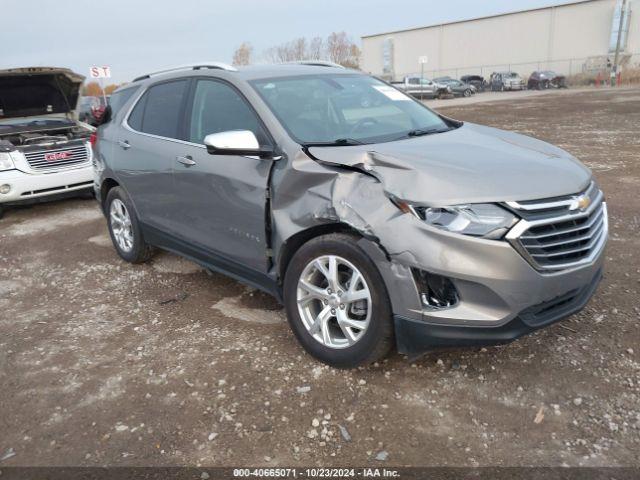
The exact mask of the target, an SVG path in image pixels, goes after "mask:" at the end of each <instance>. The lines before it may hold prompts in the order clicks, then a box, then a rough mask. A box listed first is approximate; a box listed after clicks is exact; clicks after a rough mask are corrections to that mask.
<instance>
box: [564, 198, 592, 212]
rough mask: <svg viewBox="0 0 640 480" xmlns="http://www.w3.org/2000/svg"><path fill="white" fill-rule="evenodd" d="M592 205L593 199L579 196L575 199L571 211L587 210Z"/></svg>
mask: <svg viewBox="0 0 640 480" xmlns="http://www.w3.org/2000/svg"><path fill="white" fill-rule="evenodd" d="M589 205H591V198H589V197H588V196H587V195H579V196H577V197H573V202H571V206H570V207H569V210H578V209H580V210H583V211H584V210H586V209H587V208H589Z"/></svg>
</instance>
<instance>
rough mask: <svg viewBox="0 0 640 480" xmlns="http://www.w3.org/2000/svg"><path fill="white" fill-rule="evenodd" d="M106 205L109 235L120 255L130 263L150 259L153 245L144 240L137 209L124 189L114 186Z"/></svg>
mask: <svg viewBox="0 0 640 480" xmlns="http://www.w3.org/2000/svg"><path fill="white" fill-rule="evenodd" d="M105 206H106V209H105V211H106V212H107V222H108V224H109V235H110V236H111V241H112V242H113V246H114V247H115V249H116V251H117V252H118V255H120V257H122V258H123V259H124V260H126V261H127V262H130V263H142V262H146V261H147V260H149V258H151V256H152V255H153V247H151V246H150V245H148V244H147V243H146V242H145V241H144V238H143V236H142V230H141V228H140V224H139V222H138V218H137V217H136V214H135V210H134V209H133V206H132V205H131V202H130V201H129V198H128V197H127V195H126V194H125V193H124V190H122V188H120V187H115V188H112V189H111V190H110V191H109V194H108V195H107V199H106V201H105Z"/></svg>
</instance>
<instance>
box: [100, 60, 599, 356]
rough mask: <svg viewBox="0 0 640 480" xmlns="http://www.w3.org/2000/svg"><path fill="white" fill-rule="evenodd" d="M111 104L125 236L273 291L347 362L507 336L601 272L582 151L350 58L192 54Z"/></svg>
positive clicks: (125, 252)
mask: <svg viewBox="0 0 640 480" xmlns="http://www.w3.org/2000/svg"><path fill="white" fill-rule="evenodd" d="M358 98H360V99H361V101H354V99H358ZM114 104H117V105H118V107H117V108H114ZM104 122H105V123H104V124H103V125H101V126H100V127H99V128H98V132H97V142H96V145H95V151H96V161H95V168H96V181H95V189H96V190H95V191H96V196H97V198H98V199H99V201H100V203H101V205H102V209H103V211H104V213H105V216H106V219H107V224H108V228H109V233H110V235H111V239H112V241H113V245H114V248H115V250H116V251H117V253H118V254H119V255H120V256H121V257H122V258H123V259H124V260H126V261H128V262H131V263H139V262H144V261H147V260H149V259H150V258H151V256H152V255H153V252H154V249H155V248H156V247H159V248H163V249H167V250H170V251H172V252H176V253H178V254H180V255H183V256H185V257H187V258H190V259H191V260H193V261H196V262H198V263H200V264H202V265H204V266H205V267H206V268H208V269H211V270H215V271H218V272H222V273H224V274H227V275H229V276H231V277H233V278H235V279H238V280H240V281H242V282H245V283H246V284H248V285H250V286H252V287H255V288H259V289H261V290H264V291H265V292H268V293H270V294H272V295H274V296H275V297H276V298H277V299H279V300H280V301H282V302H283V303H284V305H285V309H286V313H287V318H288V321H289V324H290V326H291V328H292V330H293V332H294V334H295V336H296V338H297V339H298V340H299V342H300V343H301V344H302V345H303V347H304V348H305V349H306V350H307V351H308V352H309V353H310V354H311V355H313V356H315V357H316V358H318V359H320V360H322V361H323V362H326V363H328V364H330V365H334V366H336V367H354V366H356V365H363V364H367V363H370V362H373V361H376V360H378V359H380V358H381V357H383V356H384V355H386V354H387V352H388V351H389V350H390V349H391V348H392V347H393V346H394V345H396V346H397V348H398V350H399V351H400V352H402V353H404V354H408V355H416V354H419V353H422V352H424V351H426V350H429V349H433V348H439V347H452V346H478V345H487V344H494V343H506V342H509V341H512V340H514V339H516V338H518V337H520V336H521V335H524V334H526V333H529V332H532V331H534V330H537V329H539V328H542V327H544V326H547V325H549V324H551V323H553V322H556V321H558V320H560V319H561V318H564V317H566V316H567V315H570V314H572V313H574V312H576V311H578V310H580V309H581V308H583V307H584V305H585V304H586V303H587V301H588V299H589V297H591V295H592V294H593V292H594V290H595V288H596V286H597V285H598V282H599V281H600V278H601V276H602V264H603V260H604V255H603V250H604V246H605V243H606V241H607V210H606V204H605V202H604V198H603V194H602V192H601V191H600V190H599V188H598V186H597V185H596V183H595V182H594V179H593V177H592V174H591V172H590V171H589V169H588V168H586V167H585V166H584V165H582V164H581V163H580V162H579V161H578V160H576V159H575V158H574V157H573V156H572V155H571V154H569V153H567V152H565V151H564V150H561V149H560V148H558V147H555V146H553V145H550V144H548V143H545V142H542V141H540V140H536V139H533V138H531V137H528V136H523V135H519V134H517V133H514V132H508V131H502V130H498V129H494V128H489V127H484V126H480V125H475V124H473V123H468V122H466V123H465V122H460V121H456V120H453V119H450V118H448V117H445V116H442V115H439V114H438V113H436V112H434V111H432V110H430V109H429V108H427V107H426V106H424V105H423V104H422V103H420V102H418V101H416V100H414V99H412V98H411V97H409V96H407V95H405V94H404V93H402V92H399V91H398V90H397V89H395V88H393V87H391V86H389V85H387V84H386V83H384V82H382V81H380V80H378V79H376V78H373V77H370V76H367V75H363V74H361V73H359V72H356V71H353V70H346V69H338V68H331V67H319V66H303V65H276V66H265V65H263V66H255V67H246V68H243V69H241V70H236V69H235V68H233V67H229V66H225V65H223V64H211V65H195V66H193V67H182V68H181V69H176V70H174V71H165V72H161V73H158V74H149V75H145V76H143V77H140V78H138V79H136V80H135V81H133V82H132V83H131V84H130V85H127V86H125V87H121V88H120V89H118V90H117V91H116V92H115V93H114V94H113V96H112V102H111V105H110V107H109V108H108V109H107V111H106V112H105V116H104ZM203 325H204V324H203ZM203 328H205V327H203Z"/></svg>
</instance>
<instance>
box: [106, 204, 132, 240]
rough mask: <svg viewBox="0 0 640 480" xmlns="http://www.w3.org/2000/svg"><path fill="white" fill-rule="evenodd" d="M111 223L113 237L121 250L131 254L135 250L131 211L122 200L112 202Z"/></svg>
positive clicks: (110, 209)
mask: <svg viewBox="0 0 640 480" xmlns="http://www.w3.org/2000/svg"><path fill="white" fill-rule="evenodd" d="M109 222H110V224H111V231H112V232H113V237H114V238H115V240H116V242H117V244H118V247H120V250H122V251H123V252H130V251H131V250H132V249H133V227H132V226H131V216H130V215H129V211H128V210H127V207H126V206H125V204H124V203H123V202H122V200H119V199H117V198H116V199H114V200H113V202H111V207H110V208H109Z"/></svg>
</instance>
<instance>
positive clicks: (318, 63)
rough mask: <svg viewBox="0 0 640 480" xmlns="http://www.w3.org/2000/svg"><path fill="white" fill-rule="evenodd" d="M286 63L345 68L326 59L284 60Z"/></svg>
mask: <svg viewBox="0 0 640 480" xmlns="http://www.w3.org/2000/svg"><path fill="white" fill-rule="evenodd" d="M285 63H286V64H288V65H308V66H310V67H332V68H345V67H343V66H342V65H340V64H338V63H333V62H330V61H328V60H298V61H296V62H285Z"/></svg>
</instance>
